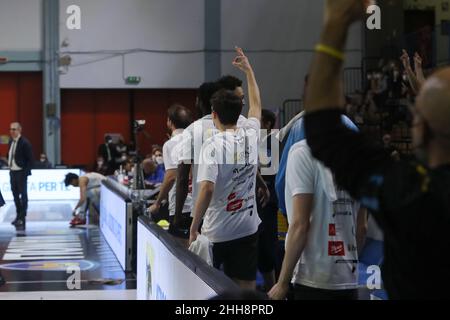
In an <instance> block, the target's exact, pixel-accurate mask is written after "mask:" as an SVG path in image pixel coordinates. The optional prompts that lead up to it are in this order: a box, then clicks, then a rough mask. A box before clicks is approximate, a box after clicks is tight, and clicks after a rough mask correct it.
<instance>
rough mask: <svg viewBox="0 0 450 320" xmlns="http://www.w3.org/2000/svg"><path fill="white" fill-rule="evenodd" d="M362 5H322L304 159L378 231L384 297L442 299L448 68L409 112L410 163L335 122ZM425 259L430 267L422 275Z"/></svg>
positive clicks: (449, 182) (448, 281)
mask: <svg viewBox="0 0 450 320" xmlns="http://www.w3.org/2000/svg"><path fill="white" fill-rule="evenodd" d="M365 9H366V8H365V7H364V1H357V0H328V1H327V2H326V15H325V16H326V18H325V23H324V29H323V33H322V36H321V44H320V45H319V46H317V49H316V50H317V52H316V55H315V57H314V60H313V64H312V68H311V70H312V71H311V80H310V81H311V83H310V87H309V91H308V100H307V102H306V111H307V115H306V116H305V128H306V136H307V140H308V144H309V146H310V148H311V152H312V155H313V156H314V157H315V158H317V159H318V160H319V161H322V162H323V163H324V164H325V166H327V167H329V168H330V169H331V171H332V172H333V173H334V176H335V178H336V182H337V183H338V185H339V186H341V187H343V188H345V189H346V190H348V191H349V193H350V194H351V195H352V196H353V197H354V198H355V199H358V200H360V201H361V203H362V205H363V206H366V207H367V208H369V209H370V210H371V212H372V214H373V215H374V218H375V219H376V220H377V222H378V224H379V226H380V227H381V228H382V229H383V231H384V248H385V257H384V264H383V269H382V272H383V282H384V287H385V288H386V290H387V293H388V296H389V298H391V299H421V298H422V299H424V298H425V299H438V298H447V297H448V287H449V286H450V278H448V277H442V275H443V274H447V273H448V270H450V259H448V257H447V256H446V254H445V253H446V252H447V250H448V248H449V247H450V238H449V237H448V235H447V233H448V230H449V229H450V106H449V103H448V102H449V101H450V68H444V69H442V70H441V71H439V72H437V73H435V74H434V75H433V76H431V77H430V78H429V79H427V80H426V82H425V83H424V84H423V85H422V87H421V89H420V91H419V95H418V97H417V102H416V106H415V109H413V114H414V124H413V144H414V147H415V149H416V154H417V158H416V159H415V161H413V162H411V161H395V160H393V159H392V158H391V157H390V156H389V155H387V154H386V153H385V151H384V150H383V149H382V148H378V147H377V146H376V145H374V144H373V143H372V142H371V141H369V140H366V138H365V137H364V136H363V135H360V134H357V133H354V132H352V131H351V130H349V129H347V128H345V127H344V126H342V124H341V123H340V116H341V108H340V107H341V101H342V100H343V95H342V91H341V88H342V83H341V76H342V67H343V60H344V54H343V51H344V48H345V39H346V38H347V34H348V29H349V27H350V25H351V24H352V23H353V22H354V21H356V20H359V19H361V18H362V17H364V16H365V12H366V10H365ZM430 261H435V262H436V263H433V264H432V270H430Z"/></svg>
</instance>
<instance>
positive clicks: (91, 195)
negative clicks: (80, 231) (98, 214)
mask: <svg viewBox="0 0 450 320" xmlns="http://www.w3.org/2000/svg"><path fill="white" fill-rule="evenodd" d="M106 179H107V178H106V177H105V176H103V175H101V174H99V173H95V172H91V173H86V174H85V175H83V176H81V177H79V176H78V175H76V174H74V173H68V174H67V175H66V178H65V180H64V184H65V186H66V187H68V186H72V187H76V188H80V200H79V201H78V203H77V204H76V206H75V208H74V209H73V212H72V215H73V216H74V218H73V219H72V221H71V222H70V225H71V226H72V227H74V226H78V225H84V224H86V211H87V210H88V209H89V204H90V203H92V204H93V205H94V206H95V207H96V208H97V210H99V208H100V189H101V185H102V181H103V180H106Z"/></svg>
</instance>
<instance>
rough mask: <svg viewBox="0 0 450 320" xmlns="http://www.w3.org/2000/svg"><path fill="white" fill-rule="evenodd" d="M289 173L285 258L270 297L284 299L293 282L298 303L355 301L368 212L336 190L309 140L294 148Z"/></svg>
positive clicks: (287, 178)
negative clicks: (308, 143) (312, 151)
mask: <svg viewBox="0 0 450 320" xmlns="http://www.w3.org/2000/svg"><path fill="white" fill-rule="evenodd" d="M286 173H287V174H286V189H285V199H286V211H287V216H288V222H289V229H288V235H287V239H286V253H285V257H284V261H283V267H282V270H281V274H280V278H279V280H278V283H277V284H276V285H275V286H274V287H273V288H272V289H271V290H270V292H269V296H270V297H271V298H272V299H283V298H285V296H286V295H287V293H288V289H289V284H290V282H292V283H293V284H294V298H295V299H297V300H304V299H312V300H322V299H324V300H335V299H357V286H358V251H357V250H358V247H361V246H362V243H361V241H360V240H361V239H363V238H364V234H365V229H366V226H367V214H366V211H365V210H363V209H361V210H360V207H359V204H358V203H357V202H355V201H354V200H353V199H352V198H350V196H349V195H348V194H347V192H345V191H343V190H340V189H339V188H338V187H337V186H336V185H335V183H334V180H333V176H332V174H331V172H330V171H329V170H328V169H327V168H325V167H324V166H323V165H322V164H321V163H320V162H319V161H317V160H316V159H314V158H313V156H312V155H311V151H310V149H309V147H308V145H307V143H306V140H303V141H301V142H298V143H296V144H294V145H293V146H292V147H291V150H290V151H289V156H288V162H287V169H286ZM358 240H359V241H358ZM358 242H359V243H358Z"/></svg>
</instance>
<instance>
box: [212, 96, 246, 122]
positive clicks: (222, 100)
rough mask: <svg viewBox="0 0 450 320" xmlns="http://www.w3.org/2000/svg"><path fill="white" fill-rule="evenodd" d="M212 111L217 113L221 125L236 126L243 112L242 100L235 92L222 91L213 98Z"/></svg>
mask: <svg viewBox="0 0 450 320" xmlns="http://www.w3.org/2000/svg"><path fill="white" fill-rule="evenodd" d="M211 102H212V110H213V111H214V112H216V113H217V116H218V117H219V120H220V123H222V124H224V125H235V124H236V123H237V121H238V119H239V116H240V115H241V112H242V107H243V105H242V99H241V98H239V97H238V96H237V95H236V94H235V93H234V92H233V91H230V90H225V89H222V90H220V91H218V92H216V94H214V96H213V98H212V101H211Z"/></svg>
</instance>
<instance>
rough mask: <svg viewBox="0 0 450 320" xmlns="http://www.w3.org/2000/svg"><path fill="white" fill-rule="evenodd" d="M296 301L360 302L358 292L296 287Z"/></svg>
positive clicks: (297, 285)
mask: <svg viewBox="0 0 450 320" xmlns="http://www.w3.org/2000/svg"><path fill="white" fill-rule="evenodd" d="M294 299H295V300H358V290H357V289H354V290H325V289H317V288H311V287H307V286H302V285H299V284H296V285H294Z"/></svg>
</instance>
